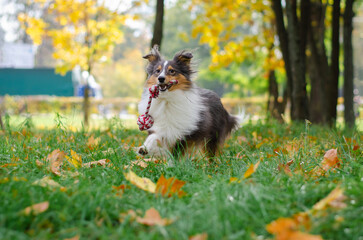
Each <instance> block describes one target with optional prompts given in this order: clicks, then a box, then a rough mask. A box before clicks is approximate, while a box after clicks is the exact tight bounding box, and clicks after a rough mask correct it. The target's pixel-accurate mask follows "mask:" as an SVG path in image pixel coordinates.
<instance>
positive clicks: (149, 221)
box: [136, 208, 173, 226]
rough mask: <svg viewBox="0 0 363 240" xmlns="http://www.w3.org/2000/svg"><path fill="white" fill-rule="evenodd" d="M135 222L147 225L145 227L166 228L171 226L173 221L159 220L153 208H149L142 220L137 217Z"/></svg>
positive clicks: (157, 213)
mask: <svg viewBox="0 0 363 240" xmlns="http://www.w3.org/2000/svg"><path fill="white" fill-rule="evenodd" d="M136 222H138V223H141V224H144V225H147V226H155V225H159V226H166V225H169V224H171V223H172V222H173V221H172V220H171V219H167V218H161V216H160V214H159V212H158V211H157V210H156V209H155V208H150V209H149V210H147V211H146V212H145V216H144V217H143V218H141V217H137V218H136Z"/></svg>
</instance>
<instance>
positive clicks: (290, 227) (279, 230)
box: [266, 218, 322, 240]
mask: <svg viewBox="0 0 363 240" xmlns="http://www.w3.org/2000/svg"><path fill="white" fill-rule="evenodd" d="M300 226H301V223H299V222H298V221H297V219H296V218H295V219H294V218H278V219H277V220H275V221H273V222H271V223H270V224H268V225H267V226H266V230H267V231H268V232H269V233H271V234H273V235H275V237H276V239H277V240H292V239H293V240H322V238H321V237H320V236H318V235H311V234H308V233H304V232H301V231H299V230H298V229H299V227H300Z"/></svg>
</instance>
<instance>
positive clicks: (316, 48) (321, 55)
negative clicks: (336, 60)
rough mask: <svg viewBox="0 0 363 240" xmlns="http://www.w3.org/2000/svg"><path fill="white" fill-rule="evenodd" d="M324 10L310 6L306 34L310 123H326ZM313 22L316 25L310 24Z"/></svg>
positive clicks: (314, 3)
mask: <svg viewBox="0 0 363 240" xmlns="http://www.w3.org/2000/svg"><path fill="white" fill-rule="evenodd" d="M325 9H326V6H325V5H323V4H322V3H321V2H313V3H312V4H311V21H310V28H309V33H308V38H309V49H310V52H311V54H310V56H309V59H308V71H309V76H310V86H311V91H310V105H309V111H310V112H309V113H310V119H309V120H310V121H311V122H312V123H319V124H324V123H326V111H325V106H326V104H325V90H324V87H325V83H326V81H327V77H328V76H329V64H328V58H327V56H326V51H325V44H324V32H325V26H324V21H325ZM312 22H315V23H316V24H314V25H313V24H312Z"/></svg>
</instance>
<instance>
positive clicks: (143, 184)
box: [124, 171, 156, 193]
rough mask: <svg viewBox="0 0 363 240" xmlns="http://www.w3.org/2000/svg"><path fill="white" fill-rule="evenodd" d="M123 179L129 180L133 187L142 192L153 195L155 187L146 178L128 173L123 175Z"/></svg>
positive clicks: (131, 172)
mask: <svg viewBox="0 0 363 240" xmlns="http://www.w3.org/2000/svg"><path fill="white" fill-rule="evenodd" d="M124 175H125V178H126V179H127V180H129V181H130V182H131V183H132V184H133V185H135V186H136V187H138V188H141V189H142V190H145V191H148V192H151V193H155V190H156V185H155V183H153V182H152V181H151V180H150V179H148V178H141V177H139V176H137V175H136V174H135V173H134V172H133V171H129V172H128V173H124Z"/></svg>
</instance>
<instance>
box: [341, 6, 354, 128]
mask: <svg viewBox="0 0 363 240" xmlns="http://www.w3.org/2000/svg"><path fill="white" fill-rule="evenodd" d="M353 3H354V0H346V2H345V12H344V30H343V32H344V120H345V124H346V125H347V126H348V127H354V121H355V119H354V108H353V97H354V93H353V88H354V86H353V83H354V82H353V81H354V78H353V73H354V71H353V70H354V66H353V46H352V31H353V15H354V13H353Z"/></svg>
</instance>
